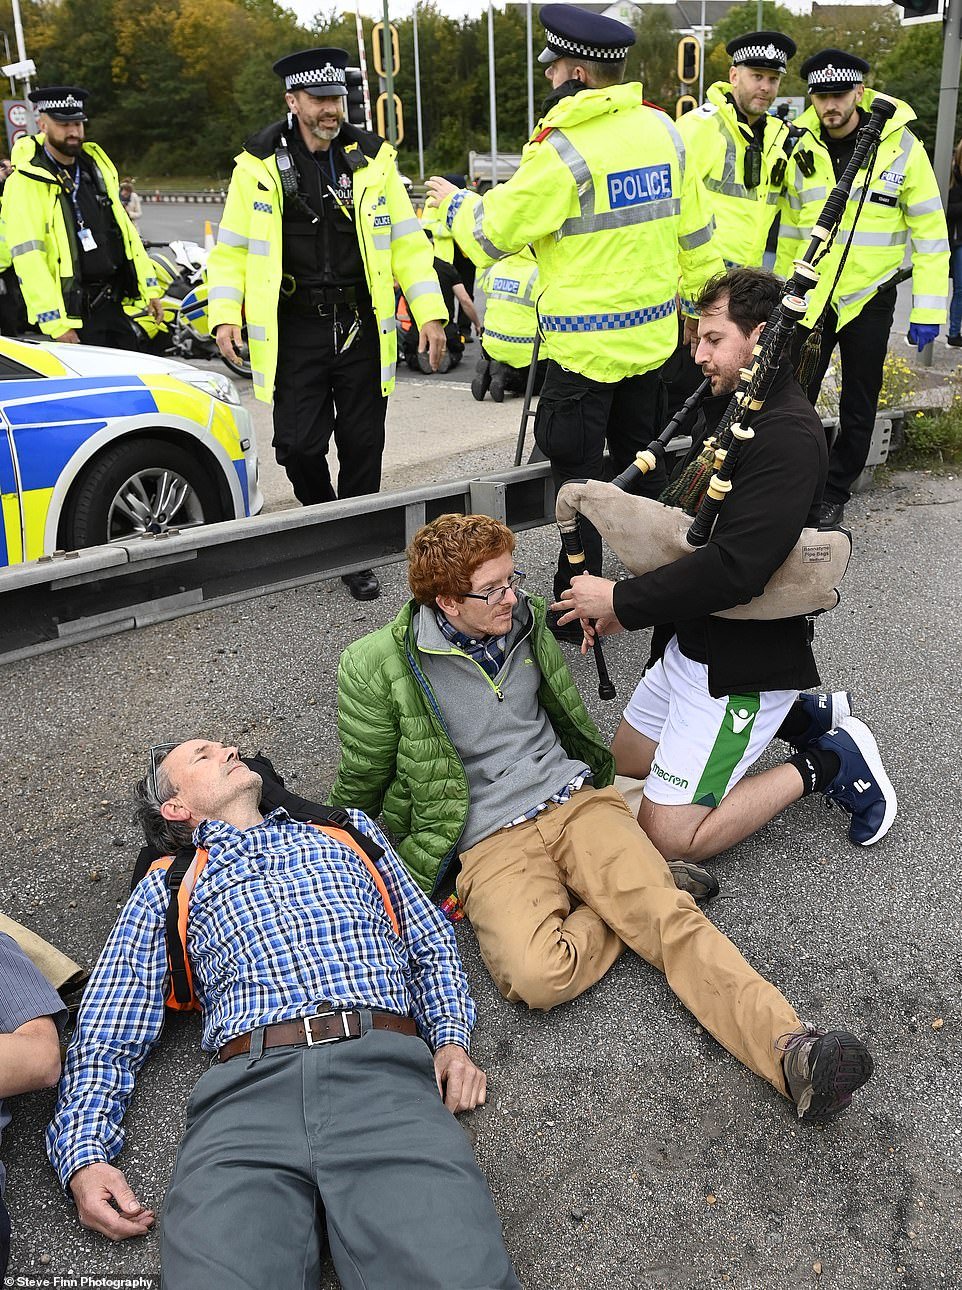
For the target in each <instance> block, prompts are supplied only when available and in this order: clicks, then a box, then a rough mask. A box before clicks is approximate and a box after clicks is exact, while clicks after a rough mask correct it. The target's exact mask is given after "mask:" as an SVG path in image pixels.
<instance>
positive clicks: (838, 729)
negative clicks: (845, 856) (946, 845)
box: [815, 717, 898, 847]
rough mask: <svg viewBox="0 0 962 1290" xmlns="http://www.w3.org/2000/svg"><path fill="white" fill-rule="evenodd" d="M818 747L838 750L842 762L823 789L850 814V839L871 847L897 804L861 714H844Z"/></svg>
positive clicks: (882, 834)
mask: <svg viewBox="0 0 962 1290" xmlns="http://www.w3.org/2000/svg"><path fill="white" fill-rule="evenodd" d="M815 747H816V748H822V749H825V750H826V751H831V752H833V753H836V754H837V755H838V759H839V761H840V763H841V765H840V766H839V770H838V774H837V775H836V776H835V778H834V779H833V780H832V782H831V783H830V784H829V785H828V786H827V787H826V788H824V789H823V790H822V792H823V794H824V796H825V797H827V798H828V799H829V801H831V802H835V803H837V805H839V806H840V807H841V808H842V810H843V811H848V813H849V815H851V817H852V822H851V824H850V825H849V826H848V836H849V839H850V840H851V841H852V842H854V843H855V844H856V846H860V847H870V846H871V845H872V843H873V842H878V840H879V838H884V837H885V835H886V833H888V831H889V829H890V828H891V827H892V822H893V820H894V819H895V813H896V811H897V809H898V804H897V802H896V800H895V789H894V788H893V787H892V781H891V780H890V779H889V777H888V775H886V773H885V767H884V766H883V765H882V758H881V755H880V753H879V750H878V744H877V743H876V742H875V737H874V735H873V734H872V732H871V730H869V728H868V726H867V725H866V724H865V723H864V721H859V719H858V717H842V719H841V720H840V721H839V723H838V725H837V726H835V727H834V728H833V729H832V730H828V731H826V733H825V734H824V735H822V737H821V739H817V740H816V741H815Z"/></svg>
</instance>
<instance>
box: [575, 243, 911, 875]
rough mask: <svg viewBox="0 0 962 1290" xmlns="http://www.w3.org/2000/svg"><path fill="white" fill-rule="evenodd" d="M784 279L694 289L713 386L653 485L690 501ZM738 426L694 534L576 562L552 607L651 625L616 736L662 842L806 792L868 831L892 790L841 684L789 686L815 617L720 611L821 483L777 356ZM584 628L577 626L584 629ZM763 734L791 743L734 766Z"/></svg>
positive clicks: (808, 418) (701, 350) (887, 819)
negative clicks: (605, 566)
mask: <svg viewBox="0 0 962 1290" xmlns="http://www.w3.org/2000/svg"><path fill="white" fill-rule="evenodd" d="M783 289H784V288H783V286H782V284H781V283H780V281H779V280H778V279H777V278H775V277H774V276H773V275H772V274H769V273H765V272H763V271H762V270H758V269H748V268H743V269H732V270H729V271H728V272H727V273H725V274H723V275H720V276H719V277H717V278H715V279H713V280H712V281H711V282H709V283H708V285H707V286H706V287H705V289H704V291H703V292H702V294H701V296H700V298H699V300H698V301H697V302H696V307H697V310H698V314H699V322H698V345H697V349H696V352H695V359H696V362H698V363H699V365H700V366H701V368H702V371H703V372H704V374H705V376H706V377H708V378H709V379H710V382H711V393H710V396H709V397H708V398H706V399H705V401H704V403H703V404H702V406H701V417H702V418H703V424H701V423H696V425H695V427H694V431H693V441H694V442H693V447H692V450H691V452H690V453H689V455H688V458H687V459H686V460H685V461H684V462H683V463H682V464H681V465H680V466H679V467H678V469H677V470H676V472H675V475H674V476H673V478H672V481H671V484H670V485H669V491H668V495H666V497H665V499H664V500H666V501H668V502H671V503H673V504H674V505H680V506H684V507H685V508H686V509H688V510H691V509H692V508H691V496H690V494H692V493H697V492H698V491H699V490H700V489H703V488H704V486H705V483H706V482H707V476H706V473H705V470H704V469H703V468H701V467H700V466H699V461H700V456H701V449H702V440H703V439H704V438H705V437H706V433H710V432H711V431H712V430H713V428H714V426H715V425H716V424H717V423H718V422H719V419H720V418H721V417H722V414H723V413H724V412H725V410H726V408H727V407H728V405H729V402H730V398H731V395H732V392H733V391H734V390H735V389H736V387H737V386H738V383H739V378H740V375H741V373H742V370H743V369H746V368H747V367H748V366H749V364H750V362H751V360H752V354H753V350H754V348H755V345H756V342H757V341H758V339H759V337H760V335H761V333H762V330H763V328H764V326H765V323H766V320H767V319H768V318H769V317H770V315H771V314H772V311H773V310H774V309H775V307H776V305H777V304H778V302H779V299H780V297H781V295H782V292H783ZM751 426H752V430H753V431H754V433H753V434H750V435H749V436H748V437H747V438H745V439H744V440H743V442H742V443H741V444H740V445H739V447H740V456H739V458H738V470H737V474H736V476H735V483H734V485H733V486H732V487H731V491H730V493H728V494H727V500H726V501H725V505H724V506H723V507H722V508H721V509H720V511H719V514H718V518H717V520H716V521H715V524H714V528H713V529H712V531H711V534H710V537H709V538H708V540H707V542H706V543H705V544H704V545H702V546H698V547H694V548H692V549H690V550H689V551H688V552H687V553H686V554H684V555H682V556H681V557H680V558H678V559H676V560H674V561H672V562H670V563H667V564H663V565H662V566H661V567H660V568H656V569H654V570H653V571H651V572H648V573H644V574H642V575H641V576H638V577H632V578H628V579H625V580H624V581H621V582H617V583H615V582H611V581H609V580H607V579H604V578H596V577H593V576H590V575H585V576H581V577H576V578H573V579H572V585H571V588H570V589H569V590H567V591H565V592H564V593H563V595H562V597H561V601H560V602H559V604H558V606H557V607H559V608H563V609H565V610H567V611H568V612H567V613H566V614H564V615H563V616H562V619H561V621H562V622H573V621H574V620H575V618H581V619H582V620H583V621H585V622H586V623H587V622H588V620H596V621H597V630H598V631H599V632H600V633H602V634H603V635H608V634H610V633H612V632H618V631H621V630H623V629H627V630H629V631H635V630H638V629H639V628H642V627H654V628H655V631H654V636H653V640H652V657H651V660H650V662H649V666H648V667H647V669H646V671H645V674H644V676H643V677H642V679H641V681H640V682H639V684H638V686H637V688H636V690H635V692H634V694H633V695H632V697H631V699H630V700H629V702H628V706H627V707H626V709H625V712H624V719H623V721H622V722H621V725H620V726H619V729H618V731H617V733H616V735H615V738H614V742H613V744H612V751H613V753H614V755H615V760H616V765H617V769H618V771H619V773H620V774H622V775H626V776H631V777H633V778H636V779H639V780H642V779H643V780H645V784H644V795H643V797H642V799H641V806H640V809H639V812H638V820H639V823H640V824H641V826H642V828H643V829H644V830H645V832H646V833H647V834H648V836H649V837H650V838H651V840H652V842H653V843H654V844H655V846H656V847H658V849H659V850H660V851H661V852H662V853H663V854H664V855H666V856H668V857H669V858H671V859H676V858H677V859H686V860H691V861H697V860H701V859H704V858H706V857H708V856H714V855H717V854H718V853H719V852H721V851H725V850H727V849H728V848H729V847H732V846H734V845H736V843H738V842H741V841H742V840H743V839H744V838H746V837H749V836H750V835H751V834H752V833H754V832H756V831H757V830H758V829H760V828H761V827H762V826H763V825H764V824H767V823H768V821H769V820H771V819H772V818H773V817H774V816H776V815H777V814H778V813H779V812H780V811H782V810H784V808H785V807H786V806H788V805H789V804H790V803H791V802H794V801H797V800H798V798H800V797H805V796H807V795H808V794H810V793H816V792H817V793H821V794H822V795H823V796H824V797H826V798H827V799H828V800H829V801H833V802H835V803H836V804H837V805H838V806H840V807H841V808H842V809H843V810H844V811H846V812H848V813H849V814H850V815H851V817H852V819H851V823H850V826H849V837H850V839H851V841H852V842H854V843H856V844H857V845H860V846H869V845H871V844H872V843H874V842H877V841H879V839H881V838H882V837H884V836H885V834H886V833H887V832H888V830H889V829H890V827H891V825H892V822H893V820H894V819H895V813H896V799H895V791H894V789H893V787H892V785H891V783H890V781H889V778H888V776H887V775H886V773H885V769H884V767H883V765H882V761H881V757H880V755H879V751H878V747H877V745H876V742H875V739H874V738H873V736H872V733H871V731H870V730H869V729H868V727H867V726H866V725H864V723H863V722H861V721H859V720H858V719H857V718H855V717H853V716H852V715H851V706H850V699H849V696H848V695H847V694H845V693H844V692H836V693H834V694H800V693H799V691H800V690H803V689H806V688H808V687H810V686H815V685H818V684H819V676H818V671H817V668H816V665H815V659H814V656H813V654H812V646H811V638H812V630H811V625H810V621H811V620H810V619H809V618H808V617H806V615H804V614H797V615H796V616H794V617H780V618H768V619H759V618H748V617H737V618H730V617H718V616H717V615H718V614H719V613H720V612H721V611H726V610H730V609H733V608H734V607H736V606H741V605H744V604H745V603H746V602H748V601H750V600H752V598H753V597H755V596H757V595H759V593H760V592H761V591H762V588H764V587H765V586H766V584H767V583H768V582H769V579H770V578H771V577H772V575H773V574H774V573H775V571H776V570H778V569H779V568H780V567H781V566H782V565H783V564H784V562H785V561H786V559H787V557H788V555H789V552H790V551H792V549H793V547H794V546H795V545H796V543H797V542H798V539H799V536H800V534H801V532H802V530H803V528H805V527H806V526H809V525H814V524H816V523H817V516H818V508H819V505H820V503H821V499H822V491H823V489H824V486H825V479H826V474H827V469H828V454H827V448H826V441H825V433H824V431H823V428H822V425H821V422H820V420H819V418H818V416H817V414H816V413H815V411H814V410H813V408H812V407H811V405H810V404H809V402H808V400H807V399H806V398H805V395H804V393H803V391H802V389H801V387H800V386H799V385H798V384H797V382H796V381H795V379H794V376H793V373H792V370H791V367H790V365H789V363H788V361H787V360H785V359H783V360H782V361H781V363H780V365H779V366H778V368H777V370H776V372H775V374H774V379H773V382H772V384H771V387H770V389H769V390H768V394H767V398H766V399H765V402H764V405H763V406H762V407H761V408H760V410H759V409H756V410H755V411H754V415H753V417H752V421H751ZM708 473H710V467H709V468H708ZM592 632H593V628H592V627H591V626H590V625H588V626H587V627H586V633H587V635H588V638H589V639H591V638H592ZM582 648H583V649H586V648H587V646H586V645H585V646H583V647H582ZM776 737H778V738H781V739H784V740H785V741H787V742H788V743H789V744H790V745H791V746H792V749H793V751H792V755H791V756H790V757H789V759H788V760H787V761H786V762H785V763H783V764H782V765H780V766H775V767H773V768H771V769H769V770H765V771H762V772H761V773H759V774H756V775H752V776H748V777H747V778H746V772H747V771H748V770H749V769H750V768H751V766H752V765H753V764H754V763H755V762H756V761H757V760H758V758H759V757H760V756H761V755H762V753H763V752H764V751H765V749H766V748H767V747H768V745H769V744H770V743H771V741H772V739H774V738H776Z"/></svg>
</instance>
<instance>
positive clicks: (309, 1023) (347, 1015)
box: [217, 1009, 418, 1062]
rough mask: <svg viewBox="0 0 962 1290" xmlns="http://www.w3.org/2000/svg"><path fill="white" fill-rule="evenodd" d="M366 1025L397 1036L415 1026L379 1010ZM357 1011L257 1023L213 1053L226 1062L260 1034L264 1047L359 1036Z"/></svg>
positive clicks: (412, 1032)
mask: <svg viewBox="0 0 962 1290" xmlns="http://www.w3.org/2000/svg"><path fill="white" fill-rule="evenodd" d="M367 1015H368V1018H369V1021H370V1028H371V1029H373V1030H393V1031H395V1032H396V1033H397V1034H400V1035H416V1034H417V1033H418V1030H417V1026H416V1025H415V1024H414V1021H413V1020H412V1018H410V1017H401V1016H398V1014H397V1013H396V1012H379V1011H374V1010H372V1011H371V1012H369V1013H368V1014H367ZM362 1033H363V1032H362V1030H361V1014H360V1012H356V1011H353V1012H352V1011H349V1010H346V1009H340V1010H337V1011H331V1012H319V1013H317V1014H315V1015H314V1016H313V1017H295V1018H294V1019H293V1020H292V1021H277V1022H275V1023H274V1024H273V1025H272V1026H261V1027H259V1028H258V1029H257V1030H250V1031H248V1032H247V1034H246V1035H238V1036H237V1037H236V1038H235V1039H229V1040H228V1041H227V1043H226V1044H225V1045H224V1047H223V1048H221V1049H220V1051H219V1052H218V1054H217V1060H218V1061H219V1062H228V1061H230V1059H231V1058H232V1057H240V1056H241V1055H242V1054H243V1053H249V1052H250V1050H251V1040H252V1039H253V1038H254V1037H255V1036H257V1035H259V1034H263V1036H264V1044H263V1047H264V1049H265V1050H266V1049H268V1048H314V1047H315V1046H316V1045H317V1044H336V1043H338V1042H340V1040H342V1039H360V1037H361V1034H362Z"/></svg>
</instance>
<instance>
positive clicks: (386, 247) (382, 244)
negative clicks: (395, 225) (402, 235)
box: [372, 233, 391, 251]
mask: <svg viewBox="0 0 962 1290" xmlns="http://www.w3.org/2000/svg"><path fill="white" fill-rule="evenodd" d="M372 240H373V242H374V249H375V251H390V249H391V234H390V233H375V234H374V235H373V238H372Z"/></svg>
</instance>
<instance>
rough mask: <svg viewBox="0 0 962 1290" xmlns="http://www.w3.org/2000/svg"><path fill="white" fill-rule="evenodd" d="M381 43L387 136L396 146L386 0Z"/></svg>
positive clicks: (391, 52) (395, 122)
mask: <svg viewBox="0 0 962 1290" xmlns="http://www.w3.org/2000/svg"><path fill="white" fill-rule="evenodd" d="M381 37H382V40H381V44H382V49H383V52H382V54H381V62H382V64H383V65H384V80H385V83H386V88H387V137H388V141H389V142H390V143H391V144H393V145H394V146H395V147H396V146H397V113H396V112H395V111H394V42H393V41H392V40H391V18H390V15H389V14H388V11H387V0H384V23H383V26H382V27H381Z"/></svg>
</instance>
